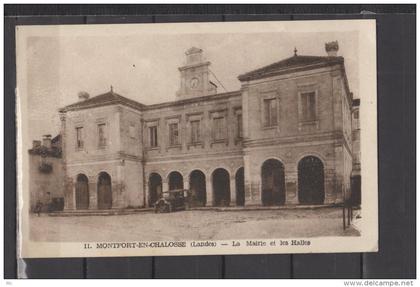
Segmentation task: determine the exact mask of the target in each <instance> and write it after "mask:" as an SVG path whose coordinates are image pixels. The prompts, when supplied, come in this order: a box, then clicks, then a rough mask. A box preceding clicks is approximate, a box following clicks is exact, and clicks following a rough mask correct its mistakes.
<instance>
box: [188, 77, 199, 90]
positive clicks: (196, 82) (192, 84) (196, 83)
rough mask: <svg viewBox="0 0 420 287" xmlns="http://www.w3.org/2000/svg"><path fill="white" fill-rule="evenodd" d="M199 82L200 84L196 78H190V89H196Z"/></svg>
mask: <svg viewBox="0 0 420 287" xmlns="http://www.w3.org/2000/svg"><path fill="white" fill-rule="evenodd" d="M199 82H200V80H199V79H198V78H192V79H191V81H190V87H191V89H195V88H197V87H198V83H199Z"/></svg>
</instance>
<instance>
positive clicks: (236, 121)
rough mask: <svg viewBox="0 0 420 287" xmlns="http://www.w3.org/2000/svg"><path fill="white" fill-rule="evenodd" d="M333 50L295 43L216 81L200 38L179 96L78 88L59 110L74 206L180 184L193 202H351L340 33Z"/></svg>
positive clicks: (348, 114) (348, 104) (140, 200)
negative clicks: (233, 86) (130, 95)
mask: <svg viewBox="0 0 420 287" xmlns="http://www.w3.org/2000/svg"><path fill="white" fill-rule="evenodd" d="M326 51H327V53H328V54H327V55H326V56H301V55H297V53H296V51H295V54H294V55H292V57H290V58H287V59H285V60H282V61H279V62H276V63H274V64H272V65H269V66H266V67H263V68H261V69H257V70H254V71H251V72H248V73H245V74H243V75H240V76H239V77H238V79H239V81H240V82H241V89H240V90H239V91H234V92H226V93H217V85H216V84H215V83H214V82H212V81H211V80H210V78H211V77H210V70H209V66H210V62H208V61H205V60H204V59H203V51H202V50H201V49H198V48H191V49H189V50H188V51H187V52H186V64H185V66H183V67H180V68H179V71H180V74H181V81H180V89H179V91H178V92H177V94H176V100H175V101H173V102H167V103H160V104H154V105H143V104H141V103H138V102H135V101H133V100H130V99H127V98H125V97H122V96H120V95H118V94H117V93H115V92H114V91H113V90H112V88H111V91H109V92H107V93H105V94H102V95H99V96H96V97H92V98H89V97H88V95H86V94H81V95H79V101H78V102H76V103H74V104H72V105H69V106H67V107H64V108H63V109H61V110H60V116H61V122H62V127H61V138H62V149H63V155H62V163H63V170H62V172H63V179H65V180H64V182H65V187H64V189H65V191H64V203H65V209H69V210H71V209H108V208H129V207H147V206H152V205H153V203H154V202H155V201H156V199H157V198H158V196H159V194H160V193H161V192H162V191H166V190H172V189H177V188H185V189H190V190H191V192H192V198H193V203H194V205H195V206H248V205H295V204H308V205H312V204H333V203H340V202H342V201H343V200H344V199H345V198H347V197H349V196H350V192H351V191H350V189H351V188H350V187H351V175H352V170H353V169H354V166H355V164H354V158H355V155H354V154H355V153H354V151H353V145H354V144H353V137H354V134H353V135H352V132H353V130H354V127H352V122H353V121H354V120H353V119H354V111H353V110H352V109H353V108H352V107H353V105H352V103H353V99H352V93H351V92H350V90H349V86H348V82H347V78H346V73H345V67H344V59H343V57H340V56H337V51H338V43H337V42H331V43H327V44H326ZM352 111H353V112H352ZM352 115H353V117H352ZM359 166H360V165H359Z"/></svg>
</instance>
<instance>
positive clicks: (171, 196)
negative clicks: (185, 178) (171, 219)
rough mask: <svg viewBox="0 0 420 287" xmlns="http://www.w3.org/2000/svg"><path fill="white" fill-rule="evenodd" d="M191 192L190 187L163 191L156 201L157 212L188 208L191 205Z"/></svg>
mask: <svg viewBox="0 0 420 287" xmlns="http://www.w3.org/2000/svg"><path fill="white" fill-rule="evenodd" d="M189 193H190V192H189V190H188V189H175V190H169V191H165V192H162V194H161V195H160V198H159V199H158V200H157V201H156V202H155V213H165V212H173V211H177V210H186V209H187V207H188V206H189V204H188V202H189V201H188V198H189Z"/></svg>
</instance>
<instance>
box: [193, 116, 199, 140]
mask: <svg viewBox="0 0 420 287" xmlns="http://www.w3.org/2000/svg"><path fill="white" fill-rule="evenodd" d="M198 142H200V121H191V143H198Z"/></svg>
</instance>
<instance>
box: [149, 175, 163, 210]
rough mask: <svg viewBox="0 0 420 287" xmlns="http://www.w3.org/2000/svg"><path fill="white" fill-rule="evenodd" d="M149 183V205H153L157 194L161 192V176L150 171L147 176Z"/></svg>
mask: <svg viewBox="0 0 420 287" xmlns="http://www.w3.org/2000/svg"><path fill="white" fill-rule="evenodd" d="M148 185H149V195H148V196H149V198H148V199H147V200H148V204H149V206H153V205H154V204H155V202H156V201H157V200H158V199H159V196H160V195H161V193H162V177H161V176H160V174H159V173H157V172H151V173H150V174H149V177H148Z"/></svg>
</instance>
